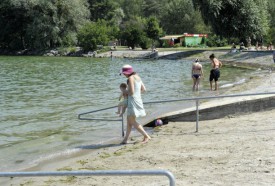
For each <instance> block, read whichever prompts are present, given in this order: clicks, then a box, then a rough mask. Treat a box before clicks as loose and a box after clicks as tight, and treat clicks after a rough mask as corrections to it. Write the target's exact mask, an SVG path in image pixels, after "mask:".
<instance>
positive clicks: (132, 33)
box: [121, 18, 146, 49]
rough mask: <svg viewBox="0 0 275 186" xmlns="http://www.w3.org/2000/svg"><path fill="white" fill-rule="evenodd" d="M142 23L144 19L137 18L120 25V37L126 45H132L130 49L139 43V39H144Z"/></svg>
mask: <svg viewBox="0 0 275 186" xmlns="http://www.w3.org/2000/svg"><path fill="white" fill-rule="evenodd" d="M144 24H145V23H144V20H142V19H140V18H137V19H131V20H129V21H127V22H125V23H124V25H122V29H121V30H123V31H122V34H121V35H122V39H123V40H125V41H126V42H127V46H128V47H132V49H134V48H135V47H136V46H138V45H139V44H140V42H141V41H145V40H146V39H145V37H146V34H145V32H144Z"/></svg>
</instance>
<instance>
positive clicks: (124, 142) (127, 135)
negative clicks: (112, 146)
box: [121, 117, 133, 144]
mask: <svg viewBox="0 0 275 186" xmlns="http://www.w3.org/2000/svg"><path fill="white" fill-rule="evenodd" d="M132 126H133V125H132V124H131V122H129V117H127V129H126V134H125V137H124V139H123V141H122V142H121V143H122V144H126V143H127V141H128V138H129V136H130V133H131V131H132Z"/></svg>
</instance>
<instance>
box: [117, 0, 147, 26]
mask: <svg viewBox="0 0 275 186" xmlns="http://www.w3.org/2000/svg"><path fill="white" fill-rule="evenodd" d="M143 2H144V0H131V1H129V0H123V1H122V2H121V4H120V5H121V7H122V9H123V10H124V14H125V20H126V21H128V20H131V19H135V18H136V17H143V11H142V5H143Z"/></svg>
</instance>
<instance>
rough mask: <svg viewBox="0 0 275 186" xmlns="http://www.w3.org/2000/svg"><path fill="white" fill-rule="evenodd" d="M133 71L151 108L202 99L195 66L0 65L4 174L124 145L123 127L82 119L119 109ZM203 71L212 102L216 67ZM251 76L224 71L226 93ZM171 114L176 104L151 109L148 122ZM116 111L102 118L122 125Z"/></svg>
mask: <svg viewBox="0 0 275 186" xmlns="http://www.w3.org/2000/svg"><path fill="white" fill-rule="evenodd" d="M126 63H127V64H131V65H132V66H133V67H134V69H135V70H136V71H137V72H138V73H139V74H140V76H141V77H142V79H143V82H144V83H145V85H146V88H147V92H146V93H145V94H144V95H143V99H144V101H145V102H149V101H160V100H171V99H181V98H187V97H194V96H197V95H196V94H194V93H193V92H192V91H191V90H192V79H191V63H192V62H191V61H185V60H172V61H169V60H157V61H139V60H127V59H115V58H114V59H112V60H111V59H109V58H105V59H94V58H69V57H66V58H63V57H58V58H56V57H0V65H1V68H0V84H1V86H0V92H1V97H0V105H1V112H0V116H1V117H0V131H1V132H0V163H1V168H0V171H3V170H5V171H8V170H13V169H15V167H16V168H22V167H25V166H28V165H29V164H30V163H32V162H33V161H32V160H44V159H47V158H53V157H55V156H59V155H60V154H64V153H72V152H75V151H77V150H76V149H77V147H79V146H93V145H97V144H100V143H103V142H105V141H107V140H110V139H115V138H119V137H120V136H121V131H120V130H121V124H120V123H119V122H106V121H104V122H103V121H95V122H91V121H80V120H78V119H77V115H78V114H79V113H82V112H87V111H90V110H97V109H101V108H106V107H110V106H114V105H116V104H117V103H118V96H119V93H120V92H119V84H120V83H121V82H125V81H126V78H125V77H123V76H119V71H120V68H121V67H122V66H123V65H124V64H126ZM202 64H203V67H204V72H205V77H204V79H203V81H202V84H201V91H200V95H207V94H209V91H208V90H209V82H208V72H209V70H210V68H209V67H210V64H209V62H203V63H202ZM249 73H251V71H248V70H246V69H236V68H227V67H224V68H223V69H222V70H221V79H220V86H221V87H225V88H226V87H230V86H229V85H231V84H234V83H238V82H243V81H245V80H246V78H247V77H249V75H248V74H249ZM224 90H225V89H224ZM222 91H223V89H221V92H222ZM185 105H189V103H181V104H178V103H174V105H173V107H175V106H177V107H182V106H185ZM169 107H171V104H169V103H162V104H156V105H146V106H145V108H146V110H147V113H148V114H149V115H150V114H154V113H155V112H159V110H162V111H165V110H167V109H170V108H169ZM115 111H116V110H115V109H113V110H109V111H106V112H102V113H100V115H101V116H104V117H110V118H116V119H118V117H117V115H115Z"/></svg>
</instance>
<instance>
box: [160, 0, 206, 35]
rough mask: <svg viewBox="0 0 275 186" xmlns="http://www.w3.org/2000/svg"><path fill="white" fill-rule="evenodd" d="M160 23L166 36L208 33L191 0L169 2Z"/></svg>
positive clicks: (172, 0)
mask: <svg viewBox="0 0 275 186" xmlns="http://www.w3.org/2000/svg"><path fill="white" fill-rule="evenodd" d="M161 22H162V24H161V25H162V27H163V30H164V31H165V32H166V33H167V34H183V33H185V32H187V33H196V32H200V33H206V32H209V29H208V28H207V27H206V26H205V25H204V23H203V21H202V18H201V16H200V12H198V11H195V10H194V7H193V3H192V1H191V0H171V1H170V2H169V3H168V4H167V6H166V7H165V11H164V13H163V16H162V18H161Z"/></svg>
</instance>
